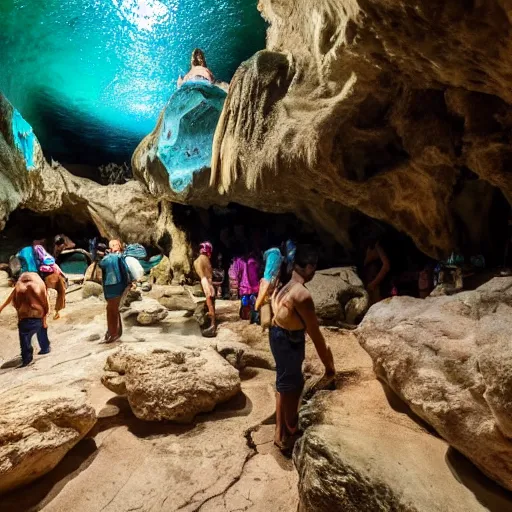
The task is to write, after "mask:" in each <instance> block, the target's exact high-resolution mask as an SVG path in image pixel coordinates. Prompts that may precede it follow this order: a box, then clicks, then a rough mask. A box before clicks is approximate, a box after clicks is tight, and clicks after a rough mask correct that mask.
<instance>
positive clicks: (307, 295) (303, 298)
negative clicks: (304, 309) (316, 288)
mask: <svg viewBox="0 0 512 512" xmlns="http://www.w3.org/2000/svg"><path fill="white" fill-rule="evenodd" d="M293 298H294V300H295V301H296V302H297V304H300V305H306V304H309V303H310V302H313V299H312V297H311V292H310V291H309V290H308V289H307V288H306V287H305V286H296V287H295V290H293Z"/></svg>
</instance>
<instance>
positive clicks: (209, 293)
mask: <svg viewBox="0 0 512 512" xmlns="http://www.w3.org/2000/svg"><path fill="white" fill-rule="evenodd" d="M212 253H213V246H212V244H211V243H210V242H203V243H202V244H200V246H199V256H198V257H197V259H196V260H195V261H194V270H195V271H196V273H197V275H198V276H199V279H200V280H201V286H202V287H203V292H204V295H205V297H206V307H207V309H208V316H209V317H210V326H209V327H208V328H207V329H204V330H203V331H202V335H203V336H204V337H206V338H213V337H215V336H216V335H217V323H216V319H215V288H214V287H213V282H212V278H213V269H212V263H211V258H212Z"/></svg>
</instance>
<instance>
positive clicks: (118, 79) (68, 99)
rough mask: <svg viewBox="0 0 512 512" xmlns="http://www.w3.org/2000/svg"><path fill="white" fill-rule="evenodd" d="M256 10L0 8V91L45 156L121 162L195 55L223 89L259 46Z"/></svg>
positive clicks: (83, 4) (131, 0)
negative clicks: (196, 50)
mask: <svg viewBox="0 0 512 512" xmlns="http://www.w3.org/2000/svg"><path fill="white" fill-rule="evenodd" d="M256 5H257V0H44V1H41V0H0V69H1V70H2V72H1V73H0V90H2V91H3V92H4V93H5V95H6V96H7V97H8V98H9V99H10V101H11V102H12V103H13V104H14V106H15V107H16V108H17V109H18V110H19V111H20V112H21V114H22V116H23V117H24V118H25V119H26V120H27V121H28V122H29V123H30V124H31V125H32V127H33V128H34V131H35V134H36V135H37V137H38V138H39V140H40V141H41V143H42V145H43V148H44V149H45V151H46V153H47V155H48V156H50V155H51V156H54V157H55V158H58V159H61V160H63V161H67V162H85V161H88V160H93V161H95V160H97V161H104V160H124V159H126V156H128V157H129V155H130V154H131V152H132V151H133V149H134V147H135V145H136V144H137V143H138V142H139V141H140V139H141V138H142V137H143V136H144V135H146V134H147V133H149V132H150V131H151V130H152V129H153V128H154V126H155V122H156V119H157V116H158V114H159V112H160V111H161V109H162V108H163V107H164V105H165V104H166V102H167V100H168V99H169V96H170V95H171V94H172V92H174V91H175V89H176V85H175V84H176V79H177V77H178V75H180V74H184V73H186V72H187V71H188V65H189V56H190V53H191V51H192V50H193V48H195V47H200V48H202V49H204V51H205V53H206V58H207V60H208V65H209V67H210V68H211V69H212V71H213V72H214V74H215V75H216V77H218V78H219V79H222V80H225V81H229V80H230V78H231V77H232V75H233V73H234V71H235V70H236V68H237V67H238V65H239V64H240V62H242V61H243V60H245V59H247V58H248V57H250V56H251V55H253V54H254V53H255V52H256V51H258V50H260V49H261V48H263V47H264V45H265V24H264V21H263V19H262V18H261V16H260V14H259V12H258V11H257V8H256Z"/></svg>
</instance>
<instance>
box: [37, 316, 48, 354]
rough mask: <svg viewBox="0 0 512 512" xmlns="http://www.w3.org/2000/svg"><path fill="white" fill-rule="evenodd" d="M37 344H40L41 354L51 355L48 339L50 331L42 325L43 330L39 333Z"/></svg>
mask: <svg viewBox="0 0 512 512" xmlns="http://www.w3.org/2000/svg"><path fill="white" fill-rule="evenodd" d="M37 342H38V343H39V348H40V350H39V354H40V355H43V354H49V353H50V340H49V339H48V329H47V328H46V327H44V326H43V325H42V322H41V328H40V329H39V330H38V331H37Z"/></svg>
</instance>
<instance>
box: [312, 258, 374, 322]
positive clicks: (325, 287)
mask: <svg viewBox="0 0 512 512" xmlns="http://www.w3.org/2000/svg"><path fill="white" fill-rule="evenodd" d="M306 286H307V288H308V290H309V291H310V292H311V296H312V297H313V301H314V303H315V310H316V314H317V316H318V318H319V320H320V322H321V323H322V324H323V325H343V324H356V323H358V322H359V321H360V320H361V319H362V317H363V316H364V314H365V313H366V311H367V310H368V306H369V298H368V293H367V292H366V290H365V289H364V286H363V283H362V281H361V279H359V277H358V275H357V272H356V269H355V268H354V267H341V268H330V269H328V270H320V271H318V272H317V273H316V274H315V277H314V278H313V279H312V280H311V281H310V282H309V283H308V284H307V285H306Z"/></svg>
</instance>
